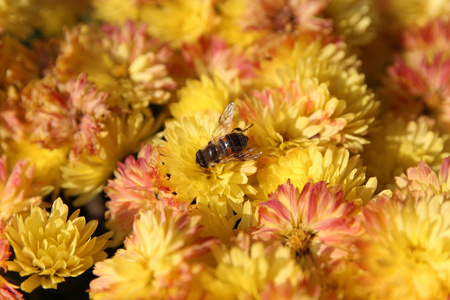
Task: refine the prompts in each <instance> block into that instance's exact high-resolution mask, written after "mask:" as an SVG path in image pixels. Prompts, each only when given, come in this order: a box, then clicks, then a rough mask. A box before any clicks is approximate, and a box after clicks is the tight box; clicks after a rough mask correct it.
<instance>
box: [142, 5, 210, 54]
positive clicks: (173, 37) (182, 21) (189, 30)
mask: <svg viewBox="0 0 450 300" xmlns="http://www.w3.org/2000/svg"><path fill="white" fill-rule="evenodd" d="M141 16H142V21H144V22H146V23H147V24H149V27H148V32H149V33H150V34H151V35H152V36H154V37H156V38H159V39H161V40H162V41H165V42H168V43H169V44H170V45H171V46H173V47H175V48H178V47H180V46H181V44H182V43H192V42H195V41H196V40H197V39H198V38H199V37H200V36H202V35H204V34H206V33H208V32H209V31H210V30H211V28H212V25H213V24H214V23H215V13H214V7H213V1H212V0H190V1H184V0H166V1H158V3H156V4H155V3H149V4H148V5H145V6H143V7H142V11H141Z"/></svg>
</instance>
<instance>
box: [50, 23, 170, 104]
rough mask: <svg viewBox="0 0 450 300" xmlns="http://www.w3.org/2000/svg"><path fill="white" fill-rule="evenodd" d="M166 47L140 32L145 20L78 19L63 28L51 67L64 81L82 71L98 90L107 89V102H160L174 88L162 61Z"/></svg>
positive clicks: (164, 59) (144, 31)
mask: <svg viewBox="0 0 450 300" xmlns="http://www.w3.org/2000/svg"><path fill="white" fill-rule="evenodd" d="M170 55H171V52H170V51H169V49H168V48H167V47H166V46H164V45H161V43H160V42H158V41H157V40H155V39H151V38H150V37H149V36H148V35H147V33H146V25H145V24H142V25H137V24H135V23H133V22H131V21H130V22H127V23H125V24H124V25H123V26H121V27H120V26H113V25H107V24H105V25H103V26H102V27H101V29H96V28H95V27H94V26H87V25H80V26H78V27H75V28H73V29H71V30H67V31H66V34H65V40H64V42H63V44H62V46H61V54H60V55H59V56H58V59H57V61H56V66H55V73H56V75H57V77H58V80H60V81H63V82H65V81H67V80H69V79H70V78H72V77H76V76H78V75H79V74H80V73H86V74H87V78H88V80H89V81H92V82H94V83H95V84H96V85H97V87H98V89H99V90H100V91H107V92H109V93H111V98H110V99H109V102H108V104H110V105H112V106H120V107H123V108H129V107H132V108H135V109H140V108H144V107H147V106H148V105H149V104H150V103H156V104H163V103H165V102H167V100H168V99H169V97H170V91H172V90H173V89H174V88H175V84H174V81H173V80H172V79H171V78H170V77H169V76H168V72H167V68H166V65H165V64H166V63H167V62H168V60H169V58H170Z"/></svg>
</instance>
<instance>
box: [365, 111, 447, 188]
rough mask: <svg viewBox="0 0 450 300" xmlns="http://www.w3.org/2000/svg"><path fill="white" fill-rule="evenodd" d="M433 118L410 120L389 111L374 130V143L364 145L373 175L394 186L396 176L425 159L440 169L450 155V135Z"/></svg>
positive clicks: (383, 182)
mask: <svg viewBox="0 0 450 300" xmlns="http://www.w3.org/2000/svg"><path fill="white" fill-rule="evenodd" d="M433 123H434V122H433V121H432V120H430V119H429V118H427V117H420V118H419V119H417V120H416V121H406V120H404V119H403V118H402V117H395V116H394V114H391V113H388V114H386V115H385V116H384V118H383V120H382V124H381V126H379V127H377V128H374V130H373V132H371V134H370V136H369V137H370V139H371V144H369V145H367V146H366V147H365V149H364V153H363V159H364V163H365V165H367V173H368V175H369V176H376V177H377V179H378V182H379V187H380V188H386V187H388V188H389V187H392V186H393V185H394V184H395V181H394V178H395V176H400V175H401V174H402V173H404V172H405V170H406V169H407V168H409V167H412V166H415V165H417V163H418V162H419V161H424V162H425V163H427V164H428V165H430V166H431V168H432V169H434V170H437V169H438V168H439V167H440V165H441V163H442V160H443V159H444V157H446V156H448V155H449V154H450V153H449V150H448V146H447V145H446V144H447V143H448V137H447V136H443V135H440V134H439V133H438V131H437V130H436V129H435V128H434V125H433Z"/></svg>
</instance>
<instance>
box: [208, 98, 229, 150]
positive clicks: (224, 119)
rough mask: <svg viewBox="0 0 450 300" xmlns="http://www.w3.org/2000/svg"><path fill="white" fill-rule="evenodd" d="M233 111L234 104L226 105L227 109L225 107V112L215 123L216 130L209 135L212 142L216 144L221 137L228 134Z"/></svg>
mask: <svg viewBox="0 0 450 300" xmlns="http://www.w3.org/2000/svg"><path fill="white" fill-rule="evenodd" d="M233 111H234V103H233V102H231V103H230V104H228V105H227V107H225V110H224V111H223V113H222V114H221V115H220V118H219V120H218V121H217V124H216V128H215V129H214V131H213V133H212V135H211V141H212V142H217V141H218V140H219V139H220V138H221V137H223V136H224V135H226V134H227V133H228V131H229V130H230V127H231V122H232V121H233Z"/></svg>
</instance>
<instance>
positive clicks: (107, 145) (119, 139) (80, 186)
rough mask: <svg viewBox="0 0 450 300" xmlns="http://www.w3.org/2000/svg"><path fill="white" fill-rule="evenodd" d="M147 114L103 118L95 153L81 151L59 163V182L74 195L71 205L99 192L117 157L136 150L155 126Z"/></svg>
mask: <svg viewBox="0 0 450 300" xmlns="http://www.w3.org/2000/svg"><path fill="white" fill-rule="evenodd" d="M156 123H157V122H155V118H154V117H152V116H151V115H149V114H144V113H140V112H133V113H130V114H126V115H123V116H117V117H115V118H110V119H108V120H106V121H105V124H104V126H105V127H104V130H103V131H102V132H101V133H100V135H99V141H98V152H97V154H94V155H92V154H89V153H88V152H86V151H85V152H82V153H81V154H80V156H79V157H71V159H70V160H69V162H68V163H67V164H65V165H64V166H62V167H61V172H62V184H61V186H62V187H63V188H64V189H65V193H66V195H67V196H77V199H76V200H75V201H74V202H73V204H74V205H76V206H78V205H83V204H85V203H86V202H88V201H89V200H90V199H91V198H92V197H93V196H94V195H95V194H97V193H100V192H101V191H102V190H103V188H104V186H105V184H106V181H107V180H108V179H109V178H110V177H111V174H112V173H113V171H114V169H115V167H116V164H117V162H118V161H121V160H123V159H124V158H125V157H126V156H127V155H128V154H130V153H133V152H137V151H138V150H139V147H140V144H141V142H142V141H143V140H144V139H145V138H148V137H149V136H151V135H152V134H153V133H155V131H156V129H157V128H158V126H157V124H156Z"/></svg>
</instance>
